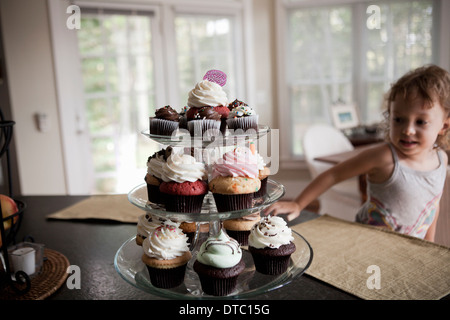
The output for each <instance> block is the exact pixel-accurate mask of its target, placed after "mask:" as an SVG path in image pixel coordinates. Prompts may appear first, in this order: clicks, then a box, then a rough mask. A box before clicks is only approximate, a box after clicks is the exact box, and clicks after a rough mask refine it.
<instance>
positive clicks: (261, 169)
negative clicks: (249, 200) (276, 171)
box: [253, 150, 270, 199]
mask: <svg viewBox="0 0 450 320" xmlns="http://www.w3.org/2000/svg"><path fill="white" fill-rule="evenodd" d="M254 154H255V155H256V159H257V163H258V179H259V180H260V181H261V188H259V190H258V191H257V192H255V194H254V195H253V196H254V198H255V199H257V198H262V197H264V196H265V195H266V194H267V181H268V180H269V175H270V169H269V168H268V167H266V163H265V161H264V158H263V157H261V155H260V154H259V153H257V152H256V150H255V152H254Z"/></svg>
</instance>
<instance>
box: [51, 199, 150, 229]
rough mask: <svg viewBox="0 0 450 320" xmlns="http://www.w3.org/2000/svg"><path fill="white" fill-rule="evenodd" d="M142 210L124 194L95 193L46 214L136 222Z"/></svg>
mask: <svg viewBox="0 0 450 320" xmlns="http://www.w3.org/2000/svg"><path fill="white" fill-rule="evenodd" d="M142 214H144V211H142V210H141V209H139V208H138V207H136V206H134V205H133V204H131V203H130V202H129V201H128V196H127V195H126V194H118V195H96V196H91V197H90V198H88V199H86V200H82V201H80V202H78V203H76V204H74V205H72V206H70V207H67V208H65V209H63V210H61V211H58V212H55V213H52V214H49V215H47V218H48V219H103V220H115V221H119V222H126V223H137V221H138V217H139V216H140V215H142Z"/></svg>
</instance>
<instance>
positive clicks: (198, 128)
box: [187, 107, 221, 138]
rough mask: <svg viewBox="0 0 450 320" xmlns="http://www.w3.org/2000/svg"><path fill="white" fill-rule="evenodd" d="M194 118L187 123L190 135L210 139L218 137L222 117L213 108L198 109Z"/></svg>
mask: <svg viewBox="0 0 450 320" xmlns="http://www.w3.org/2000/svg"><path fill="white" fill-rule="evenodd" d="M195 111H196V112H195V113H194V115H193V118H192V119H190V120H189V121H188V122H187V126H188V129H189V133H190V134H191V136H193V137H203V138H205V137H206V138H210V137H215V136H217V135H218V133H219V131H220V125H221V120H220V119H221V115H220V114H219V113H218V112H216V111H214V109H213V108H211V107H202V108H196V110H195Z"/></svg>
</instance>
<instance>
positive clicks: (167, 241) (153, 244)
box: [142, 225, 192, 289]
mask: <svg viewBox="0 0 450 320" xmlns="http://www.w3.org/2000/svg"><path fill="white" fill-rule="evenodd" d="M187 240H188V239H187V236H186V235H185V234H184V233H183V232H182V231H181V229H180V228H178V227H176V226H173V225H164V226H160V227H158V228H156V230H155V231H154V232H152V233H151V235H150V236H149V237H147V238H146V239H145V240H144V241H143V243H142V248H143V250H144V254H143V255H142V261H143V262H144V264H145V266H146V267H147V271H148V273H149V276H150V282H151V284H152V285H153V286H155V287H157V288H164V289H168V288H174V287H177V286H179V285H181V284H182V283H183V282H184V276H185V273H186V266H187V263H188V262H189V260H190V259H191V257H192V255H191V252H190V251H189V244H188V242H187Z"/></svg>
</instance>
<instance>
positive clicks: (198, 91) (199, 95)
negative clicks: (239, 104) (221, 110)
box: [187, 80, 228, 108]
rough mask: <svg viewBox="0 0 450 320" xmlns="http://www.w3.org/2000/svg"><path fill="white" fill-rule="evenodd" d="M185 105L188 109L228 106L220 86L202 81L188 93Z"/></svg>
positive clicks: (225, 95)
mask: <svg viewBox="0 0 450 320" xmlns="http://www.w3.org/2000/svg"><path fill="white" fill-rule="evenodd" d="M187 105H188V107H189V108H202V107H217V106H228V98H227V94H226V93H225V91H224V90H223V89H222V86H220V85H219V84H217V83H215V82H212V81H209V80H202V81H200V82H198V83H197V84H196V85H195V87H194V89H192V90H191V91H190V92H189V95H188V101H187Z"/></svg>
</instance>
